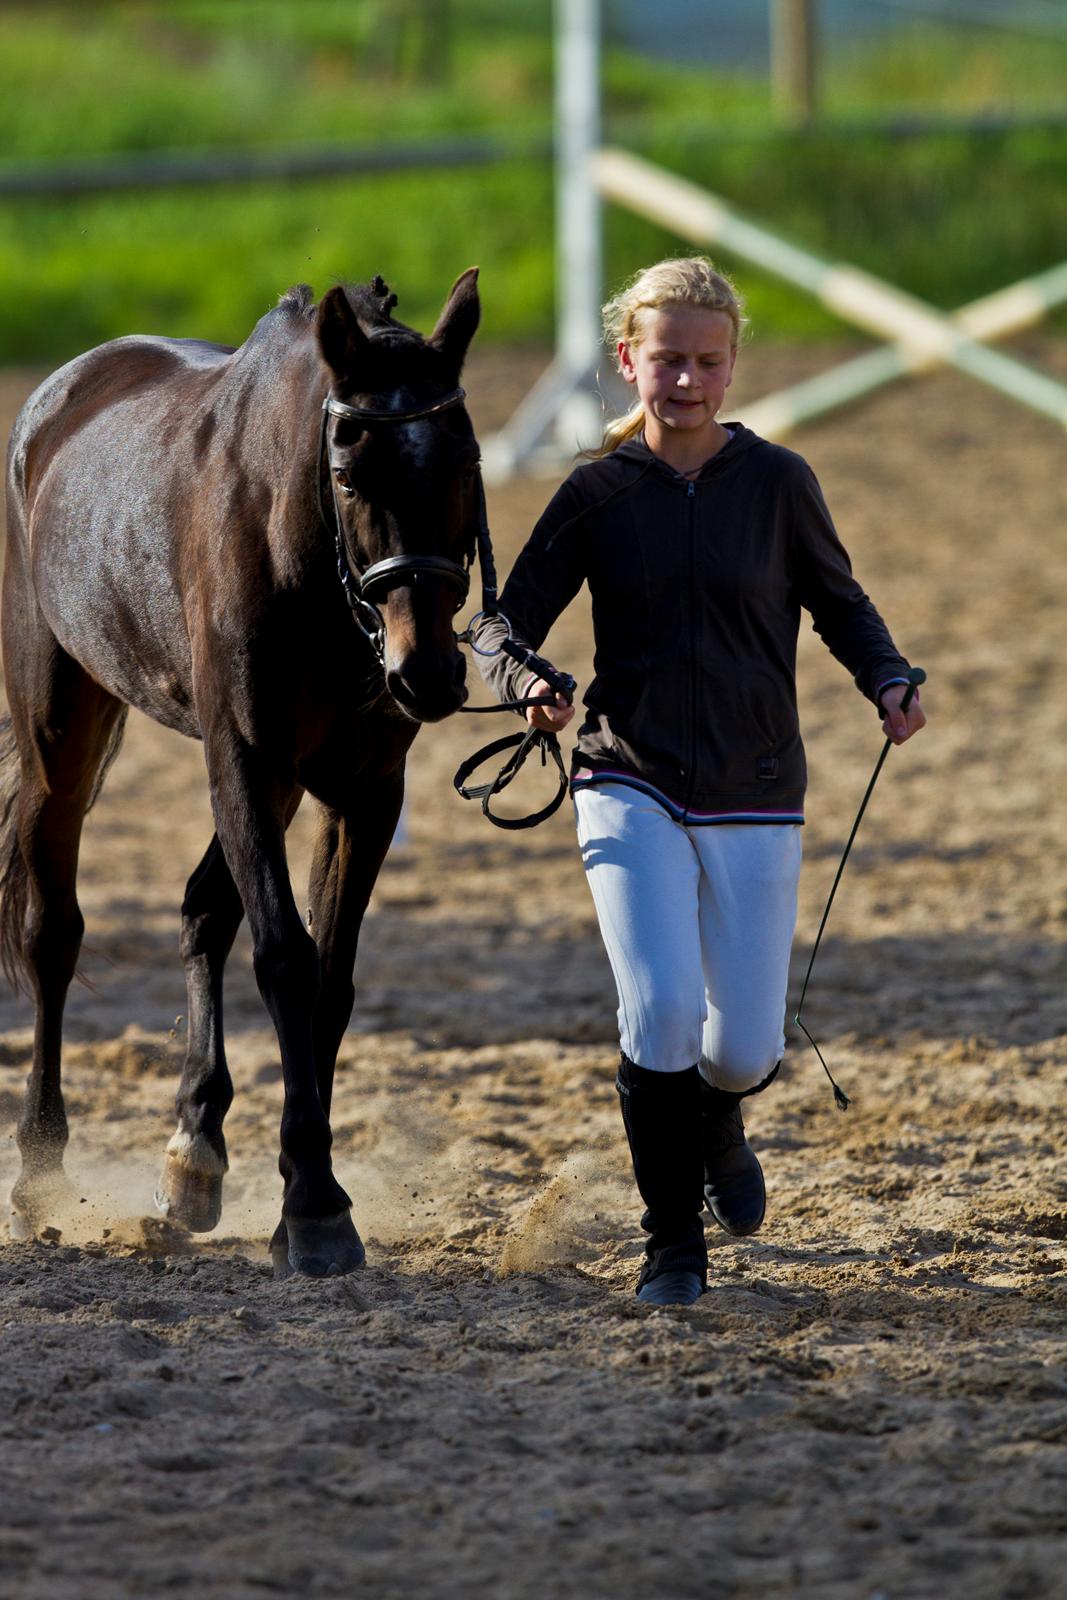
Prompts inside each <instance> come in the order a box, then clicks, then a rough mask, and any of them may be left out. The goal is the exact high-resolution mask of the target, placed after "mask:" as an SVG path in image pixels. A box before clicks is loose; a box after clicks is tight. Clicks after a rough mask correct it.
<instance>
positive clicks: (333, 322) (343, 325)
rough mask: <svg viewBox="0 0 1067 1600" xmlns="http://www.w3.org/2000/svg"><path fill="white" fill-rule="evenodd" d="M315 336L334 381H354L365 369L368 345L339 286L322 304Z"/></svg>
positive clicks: (321, 301) (316, 322) (331, 290)
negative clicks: (362, 369)
mask: <svg viewBox="0 0 1067 1600" xmlns="http://www.w3.org/2000/svg"><path fill="white" fill-rule="evenodd" d="M315 333H316V336H317V338H318V341H319V349H320V351H321V352H322V359H323V360H324V361H325V363H326V365H327V366H328V367H329V368H330V370H331V372H332V373H333V374H334V376H335V377H337V378H351V377H353V376H354V374H355V373H356V372H357V371H358V370H359V369H360V367H361V366H363V365H365V360H366V356H367V353H368V351H369V349H370V345H369V341H368V339H367V336H366V334H365V333H364V332H363V329H362V328H361V327H360V325H359V323H358V322H357V321H356V314H355V312H354V311H353V310H352V307H351V306H350V305H349V303H348V296H347V295H346V294H345V291H344V290H343V289H342V288H341V285H340V284H336V285H335V286H334V288H332V289H330V290H329V292H328V293H327V294H324V295H323V297H322V299H321V300H320V302H319V309H318V311H317V312H316V315H315Z"/></svg>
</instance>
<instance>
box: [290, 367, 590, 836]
mask: <svg viewBox="0 0 1067 1600" xmlns="http://www.w3.org/2000/svg"><path fill="white" fill-rule="evenodd" d="M466 398H467V396H466V391H465V390H464V389H461V388H456V389H453V390H452V392H451V393H450V394H446V395H443V396H442V397H441V399H440V400H433V401H431V402H430V403H429V404H428V405H424V406H413V407H411V408H410V409H409V410H406V411H392V410H387V409H385V408H382V407H377V406H350V405H348V404H347V403H346V402H345V401H343V400H335V399H334V397H333V396H332V395H329V394H328V395H327V396H326V398H325V400H324V401H323V402H322V426H321V428H320V430H319V459H318V497H319V515H320V516H321V518H322V521H323V524H324V526H325V527H326V528H327V529H328V530H329V531H330V532H332V534H333V536H334V544H335V547H336V550H337V576H338V577H339V578H340V580H341V587H342V588H343V589H344V592H345V598H346V600H347V601H348V604H349V606H350V608H351V611H352V616H353V618H354V619H355V623H356V626H357V627H358V628H359V630H360V632H361V633H362V634H363V635H364V637H365V638H366V639H368V640H369V642H370V644H371V646H372V648H373V650H374V653H375V655H376V656H377V658H378V660H379V662H380V663H382V664H383V665H384V661H385V618H384V617H383V616H382V614H381V612H380V611H379V609H378V606H377V604H376V603H375V598H374V596H375V594H376V593H378V594H381V593H382V592H384V591H385V590H386V589H387V588H389V587H391V586H392V585H393V584H395V583H397V582H401V583H403V582H407V581H409V580H413V579H417V578H418V577H419V576H420V575H421V574H426V575H428V576H432V577H438V578H444V579H445V581H446V582H448V583H451V584H453V585H454V586H455V588H457V589H458V590H459V596H460V598H459V600H458V602H457V605H456V609H457V610H458V609H459V607H460V606H461V605H462V604H463V602H464V600H465V599H466V598H467V595H468V593H469V592H470V582H471V579H470V573H471V567H472V565H473V563H474V559H475V556H476V555H477V558H478V563H479V565H480V567H481V569H482V605H481V610H480V611H478V612H477V613H476V614H475V616H474V617H472V618H471V621H470V622H469V623H468V625H467V627H466V628H465V629H464V630H463V632H462V633H460V634H457V635H456V640H457V643H459V644H469V645H470V646H471V648H472V649H474V650H478V653H479V654H480V655H487V654H496V653H497V652H498V651H504V652H505V653H506V654H508V655H509V656H511V657H512V659H513V660H515V661H518V662H521V663H522V664H523V665H524V666H527V667H529V668H530V669H531V671H533V672H535V673H536V675H537V676H538V677H540V678H543V679H544V680H545V682H546V683H549V684H551V686H552V688H553V690H558V691H560V692H561V693H563V694H565V695H566V696H567V697H568V699H569V698H571V697H572V696H573V694H574V690H575V688H576V684H575V680H574V679H573V678H572V677H571V675H570V673H567V672H560V671H559V670H558V668H556V667H554V666H553V665H552V664H551V662H549V661H545V660H544V659H543V658H542V657H541V656H538V655H535V654H534V652H533V651H532V650H531V649H530V648H529V647H528V646H526V645H522V644H519V643H518V642H517V641H516V640H514V639H512V638H511V624H510V623H509V622H508V620H507V618H506V617H505V616H504V615H503V613H502V612H501V611H500V609H499V606H498V605H497V581H496V565H495V563H494V561H493V546H492V541H491V540H490V537H489V517H488V513H487V511H486V505H485V485H484V483H483V482H482V476H481V473H479V474H478V525H477V528H476V530H475V535H474V538H473V540H472V541H471V544H470V548H469V550H468V552H467V558H466V561H465V563H464V564H462V565H461V564H460V563H459V562H458V561H453V560H451V558H450V557H448V556H426V555H406V556H387V557H386V558H385V560H383V561H375V562H372V564H371V565H370V566H369V567H366V568H364V569H363V570H362V571H360V569H359V568H358V567H357V566H355V565H354V563H353V562H352V561H351V559H350V557H349V552H348V547H347V545H346V543H345V536H344V525H343V523H342V521H341V508H340V505H339V504H338V500H337V485H336V483H335V481H334V476H333V472H332V470H331V468H330V453H329V440H328V438H327V429H328V427H329V421H330V418H331V417H343V418H345V419H346V420H347V421H350V422H359V423H362V424H364V425H370V426H374V425H375V424H385V425H389V424H391V423H399V422H421V421H422V420H423V418H425V417H434V416H437V415H438V413H439V412H441V411H447V410H449V409H450V408H451V407H452V406H458V405H461V404H462V402H463V401H464V400H465V399H466ZM324 475H325V476H327V477H328V478H329V480H330V489H331V493H332V497H333V523H332V526H331V522H330V518H329V517H328V516H327V515H326V505H325V502H324V500H323V494H322V480H323V476H324ZM480 616H496V617H500V620H501V621H502V622H503V623H504V624H505V626H506V628H507V633H506V635H505V637H504V640H503V642H502V643H501V644H500V645H499V646H498V647H497V649H496V650H494V651H485V650H479V649H478V646H477V645H476V644H475V642H474V624H475V623H476V622H477V620H478V618H479V617H480ZM555 704H556V700H555V695H531V696H527V697H526V698H525V699H521V700H505V701H503V702H502V703H501V704H500V705H495V706H462V707H460V709H461V710H462V711H467V712H489V711H524V710H525V709H526V708H527V707H528V706H545V705H548V706H551V705H555ZM513 746H514V747H515V753H514V755H513V756H512V757H511V759H510V760H509V761H508V762H506V763H505V765H504V767H503V768H502V769H501V771H500V772H499V773H498V774H497V776H496V777H495V778H493V779H492V780H490V781H489V782H487V783H483V784H477V785H468V784H467V783H466V780H467V778H469V777H470V775H471V773H472V772H474V771H475V770H476V768H477V767H479V766H480V765H481V764H482V762H483V761H486V760H488V759H489V757H491V756H493V755H497V754H500V753H502V752H503V751H505V750H509V749H511V748H512V747H513ZM535 749H536V750H540V752H541V761H542V764H544V763H545V761H546V759H547V758H548V757H551V758H552V760H553V761H554V762H555V765H556V767H557V769H558V772H559V779H560V781H559V787H558V789H557V792H556V795H555V797H554V799H553V800H552V801H551V802H550V803H549V804H548V805H547V806H545V807H544V808H543V809H542V810H541V811H538V812H536V813H535V814H534V815H532V816H529V817H522V818H514V819H512V818H505V817H498V816H496V815H495V814H494V813H493V812H492V811H491V810H490V808H489V802H490V800H491V799H492V798H493V796H494V795H496V794H499V793H500V791H501V790H502V789H504V788H506V787H507V785H508V784H509V783H510V782H511V780H512V779H513V778H514V777H515V775H516V773H517V772H518V771H519V768H520V767H521V766H522V764H523V762H524V761H525V760H526V758H527V756H528V755H529V754H530V753H531V752H532V751H533V750H535ZM453 781H454V784H455V788H456V789H457V791H458V792H459V793H460V794H461V795H462V796H463V798H464V799H465V800H480V801H481V803H482V810H483V812H484V813H485V815H486V817H488V819H489V821H490V822H493V823H495V824H496V826H497V827H499V828H529V827H534V826H536V824H537V823H538V822H541V821H543V820H544V818H545V817H550V816H551V815H552V813H553V812H554V811H556V810H557V809H558V808H559V806H560V805H561V804H562V802H563V798H564V796H565V795H566V793H567V787H568V784H567V773H566V769H565V767H564V765H563V759H562V757H561V755H560V750H559V742H558V740H557V739H556V736H555V734H553V733H545V732H542V731H541V730H540V729H536V728H529V729H528V730H527V731H526V732H525V733H518V734H510V735H509V736H508V737H507V738H505V739H498V740H496V741H494V743H492V744H490V745H487V746H486V747H485V748H484V749H483V750H479V751H478V752H477V754H476V755H474V756H472V757H471V758H470V759H469V760H467V761H465V762H464V763H463V764H462V766H461V767H460V769H459V771H458V772H457V773H456V776H455V779H454V780H453Z"/></svg>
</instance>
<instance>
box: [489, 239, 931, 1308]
mask: <svg viewBox="0 0 1067 1600" xmlns="http://www.w3.org/2000/svg"><path fill="white" fill-rule="evenodd" d="M744 325H745V319H744V314H743V309H742V305H741V300H740V297H739V296H738V294H737V292H736V290H735V289H734V287H733V285H732V284H731V283H730V281H729V279H728V278H727V277H726V276H725V275H724V274H723V273H721V272H720V271H718V270H717V269H716V268H715V267H714V266H713V265H712V264H711V262H710V261H708V260H706V259H705V258H704V257H702V256H692V257H686V258H683V259H680V260H668V261H661V262H658V263H656V264H655V265H654V266H651V267H648V268H647V269H645V270H644V271H643V272H640V273H638V274H637V275H636V277H634V278H633V279H632V280H631V281H630V282H629V283H628V284H626V285H625V286H624V288H623V289H622V290H621V291H620V293H619V294H618V295H616V296H615V297H614V298H613V299H611V300H609V301H608V303H607V305H606V306H605V307H604V327H605V337H606V338H607V340H608V341H609V342H610V345H611V347H612V348H613V350H614V353H615V357H616V360H617V363H618V367H619V371H620V372H621V373H622V376H623V378H624V379H625V380H626V382H627V383H629V384H631V385H632V386H633V389H634V391H635V400H634V404H633V406H632V407H631V409H630V410H629V411H628V412H627V413H626V415H625V416H623V417H621V418H619V419H618V421H616V422H613V423H611V424H610V425H609V427H608V428H607V429H606V431H605V434H604V439H603V442H602V444H601V446H600V448H599V449H598V450H596V451H594V452H591V453H590V454H591V459H588V460H586V461H585V462H583V463H582V464H581V465H579V466H577V467H576V468H575V470H574V471H573V472H572V473H571V474H570V476H569V477H568V478H567V480H566V481H565V482H564V483H563V484H562V486H561V487H560V489H559V490H558V491H557V493H556V494H555V495H554V496H553V498H552V500H551V502H550V503H549V505H548V507H547V508H546V510H545V512H544V515H543V516H542V517H541V519H540V520H539V522H538V523H537V526H536V527H535V529H534V531H533V533H532V535H531V537H530V539H529V541H528V543H527V544H526V546H525V548H524V549H523V551H522V553H521V554H520V556H519V558H518V560H517V561H516V563H515V567H514V569H513V571H512V573H511V576H510V578H509V579H508V582H507V585H506V586H505V589H504V592H503V595H502V596H501V610H502V612H503V615H504V616H505V617H506V618H507V620H508V623H509V624H510V626H511V630H512V633H513V635H514V636H515V637H516V638H518V639H519V640H521V641H522V642H523V643H525V644H528V645H530V646H531V647H532V648H534V649H540V647H541V644H542V641H543V640H544V638H545V636H546V634H547V633H548V631H549V629H550V628H551V626H552V624H553V622H554V621H555V620H556V618H557V617H558V616H559V614H560V612H561V611H562V610H563V609H564V607H565V606H566V605H567V604H568V603H569V601H570V600H571V599H572V598H573V597H574V595H575V594H576V593H577V591H578V589H579V587H580V586H581V584H582V583H583V582H585V583H588V585H589V588H590V591H591V595H592V602H593V628H594V636H595V644H596V656H595V674H596V675H595V677H594V679H593V681H592V683H590V685H589V686H588V689H587V690H586V693H585V697H584V704H585V718H584V721H583V722H582V725H581V727H580V729H579V732H578V742H577V747H576V749H575V751H574V758H573V767H572V778H571V790H572V794H573V797H574V805H575V813H576V818H577V827H578V839H579V844H580V847H581V854H582V862H583V865H584V867H585V871H586V875H587V880H588V883H589V888H590V891H591V893H592V896H593V901H594V904H595V907H596V912H597V918H598V921H599V924H600V930H601V934H602V937H603V940H604V945H605V948H606V951H607V954H608V958H609V961H610V963H611V968H612V972H613V974H614V978H615V983H616V987H617V990H618V1002H619V1011H618V1016H619V1033H620V1050H621V1055H620V1063H619V1069H618V1073H617V1077H616V1087H617V1089H618V1091H619V1095H620V1101H621V1107H622V1115H623V1123H624V1126H625V1130H626V1135H627V1138H628V1141H629V1145H630V1153H631V1157H632V1161H633V1168H634V1176H635V1179H636V1183H637V1188H638V1191H639V1194H640V1196H641V1199H642V1201H643V1203H644V1207H645V1210H644V1215H643V1217H642V1219H641V1226H642V1228H643V1229H644V1231H645V1234H646V1236H647V1237H646V1243H645V1250H644V1258H643V1262H642V1266H641V1271H640V1275H639V1277H638V1281H637V1288H636V1292H637V1295H638V1298H639V1299H641V1300H643V1301H646V1302H649V1303H652V1304H657V1305H664V1304H689V1303H691V1302H692V1301H694V1300H696V1299H697V1298H698V1297H699V1296H700V1295H701V1294H702V1293H703V1292H704V1290H705V1289H706V1287H707V1260H708V1257H707V1246H706V1243H705V1238H704V1221H703V1212H704V1210H705V1207H706V1209H707V1211H708V1212H709V1213H710V1215H711V1217H712V1218H713V1219H714V1221H715V1222H717V1223H718V1225H719V1226H720V1227H722V1228H724V1229H725V1230H726V1231H727V1232H728V1233H731V1234H733V1235H746V1234H751V1233H754V1232H755V1230H756V1229H757V1228H758V1227H759V1226H760V1224H761V1223H762V1221H763V1217H764V1211H765V1206H766V1193H765V1188H764V1182H763V1174H762V1171H761V1169H760V1164H759V1161H758V1160H757V1158H756V1155H755V1152H754V1151H753V1150H752V1148H751V1146H750V1145H749V1143H748V1141H747V1139H746V1136H745V1128H744V1122H743V1120H742V1116H741V1102H742V1100H744V1099H746V1098H748V1097H750V1096H752V1095H756V1094H759V1093H761V1092H762V1091H763V1090H765V1089H766V1088H768V1087H769V1085H770V1084H771V1083H772V1082H773V1080H774V1078H775V1077H776V1075H777V1073H778V1069H779V1065H780V1062H781V1058H782V1054H783V1051H784V1047H785V1035H784V1028H783V1023H784V1015H785V992H786V981H787V976H788V967H789V952H790V945H791V942H792V937H793V929H794V923H795V919H796V897H797V880H798V877H799V872H800V858H801V847H800V829H801V827H802V825H803V822H804V810H803V806H804V791H805V783H806V768H805V761H804V749H803V745H802V742H801V738H800V730H799V726H798V721H797V704H796V683H795V665H796V642H797V634H798V630H799V624H800V615H801V611H802V610H806V611H807V612H809V613H810V616H811V619H812V622H813V624H814V627H815V629H816V631H817V632H818V633H819V634H820V636H821V637H822V639H823V641H824V642H825V643H826V645H827V646H828V648H829V649H830V650H831V651H832V653H833V654H834V655H835V656H836V657H837V659H838V660H839V661H841V662H842V664H843V665H844V666H845V667H846V668H847V669H848V671H849V672H850V673H851V674H852V675H853V677H854V679H855V682H856V685H857V687H858V688H859V690H860V691H861V693H863V694H864V695H866V696H867V698H868V699H869V700H870V701H871V702H872V704H873V705H874V706H876V707H877V708H878V710H879V712H880V714H881V716H882V718H883V727H884V728H885V731H886V733H887V734H888V735H889V736H890V737H891V738H892V739H893V740H894V741H895V742H896V743H903V741H904V740H905V739H908V738H910V737H911V735H912V734H913V733H915V732H916V731H917V730H918V729H919V728H920V727H922V726H923V723H924V721H925V718H924V716H923V712H922V708H921V706H920V705H919V702H918V696H916V697H915V699H914V700H913V701H912V702H911V705H910V706H909V708H908V710H907V712H906V713H904V712H902V711H901V709H900V703H901V700H902V698H903V695H904V691H905V688H906V686H907V679H906V673H907V670H908V663H907V661H906V660H905V659H904V657H903V656H901V655H900V653H899V652H898V650H897V649H896V646H895V645H894V643H893V641H892V639H891V637H890V635H889V632H888V629H887V628H886V625H885V623H884V622H883V621H882V619H881V617H880V616H879V614H878V612H877V611H876V610H875V608H874V606H873V605H872V603H871V601H870V600H869V599H868V598H867V596H866V595H865V594H864V592H863V590H862V588H861V587H860V585H859V584H858V583H857V582H856V580H855V578H854V577H853V574H852V569H851V566H850V564H849V560H848V556H847V554H846V552H845V550H844V548H843V546H842V544H841V542H840V540H839V539H838V537H837V534H836V532H835V530H834V527H833V523H832V522H831V519H830V514H829V512H828V510H827V508H826V504H825V501H824V500H823V496H822V493H821V491H820V489H819V485H818V483H817V482H816V480H815V476H814V474H813V473H812V471H811V468H810V467H809V466H808V465H807V463H806V462H805V461H804V460H803V459H802V458H801V457H800V456H798V455H796V454H795V453H794V452H792V451H790V450H786V449H783V448H782V447H781V446H779V445H774V444H770V443H768V442H767V441H766V440H764V439H761V438H759V437H758V436H757V435H756V434H754V433H752V432H751V431H750V430H749V429H747V428H746V427H745V426H744V424H743V423H741V422H738V421H722V420H720V411H721V409H722V407H723V404H724V401H725V397H726V391H727V390H728V388H729V387H730V383H731V381H732V378H733V373H734V366H735V362H736V360H737V352H738V345H739V343H740V340H741V335H742V330H743V328H744ZM503 627H504V624H503V623H501V622H498V621H493V620H492V619H486V620H485V621H484V622H483V624H482V626H481V629H480V635H481V636H480V638H479V644H480V645H481V647H482V648H492V646H493V643H494V638H495V635H496V634H498V633H499V632H500V631H501V630H502V629H503ZM483 670H484V671H485V674H486V677H487V680H488V681H489V682H490V684H491V685H492V687H493V688H494V690H495V691H496V692H497V693H498V694H499V695H500V696H501V698H517V697H518V696H519V695H520V694H549V693H551V691H550V690H549V688H548V685H547V684H545V683H544V682H543V681H542V680H540V679H535V680H534V681H532V682H530V681H529V677H528V674H524V673H523V670H522V669H521V668H519V667H516V665H515V664H514V663H513V662H512V661H511V660H510V659H509V658H508V657H506V656H496V657H494V658H493V659H492V660H491V661H489V662H488V663H487V664H486V665H485V666H484V667H483ZM573 714H574V709H573V707H571V706H566V705H563V704H562V703H560V704H558V705H557V706H556V707H555V708H552V707H537V708H533V709H530V710H528V711H527V716H528V718H529V720H530V721H531V722H533V723H534V724H535V725H536V726H539V727H543V728H546V729H553V730H557V731H558V730H559V729H561V728H562V727H564V726H566V724H567V723H568V722H569V721H570V719H571V717H572V716H573Z"/></svg>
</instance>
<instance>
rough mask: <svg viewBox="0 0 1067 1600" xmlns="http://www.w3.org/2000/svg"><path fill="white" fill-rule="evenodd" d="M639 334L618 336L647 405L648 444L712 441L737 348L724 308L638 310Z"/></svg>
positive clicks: (625, 364) (625, 369)
mask: <svg viewBox="0 0 1067 1600" xmlns="http://www.w3.org/2000/svg"><path fill="white" fill-rule="evenodd" d="M640 318H641V320H640V325H639V332H640V339H639V340H638V341H637V342H633V341H627V340H625V339H623V340H620V342H619V366H620V368H621V369H622V375H623V377H624V378H625V379H626V381H627V383H632V384H634V385H636V388H637V393H638V395H639V396H640V399H641V403H642V404H643V406H644V408H645V437H646V439H647V441H648V445H649V448H650V449H651V450H653V451H657V452H658V451H659V448H660V446H661V445H662V444H664V443H667V442H670V441H672V440H673V441H675V442H676V443H678V444H681V443H682V439H681V436H682V435H686V436H687V437H686V440H685V442H686V444H687V445H694V446H695V445H697V444H698V443H700V442H702V440H703V437H704V435H706V436H707V442H708V443H709V444H710V443H712V442H713V440H715V438H716V436H717V435H718V433H719V430H718V428H717V427H716V425H715V416H716V413H717V412H718V410H719V407H720V406H721V405H722V403H723V400H724V398H725V396H726V391H727V389H728V388H729V386H730V380H731V378H732V377H733V371H734V360H735V358H736V356H737V349H736V346H735V345H734V342H733V341H734V329H733V323H732V322H731V321H730V318H729V316H728V315H727V313H726V312H725V311H709V310H708V309H707V307H706V306H689V305H675V306H664V307H663V308H662V309H661V310H659V311H643V312H641V313H640Z"/></svg>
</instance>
